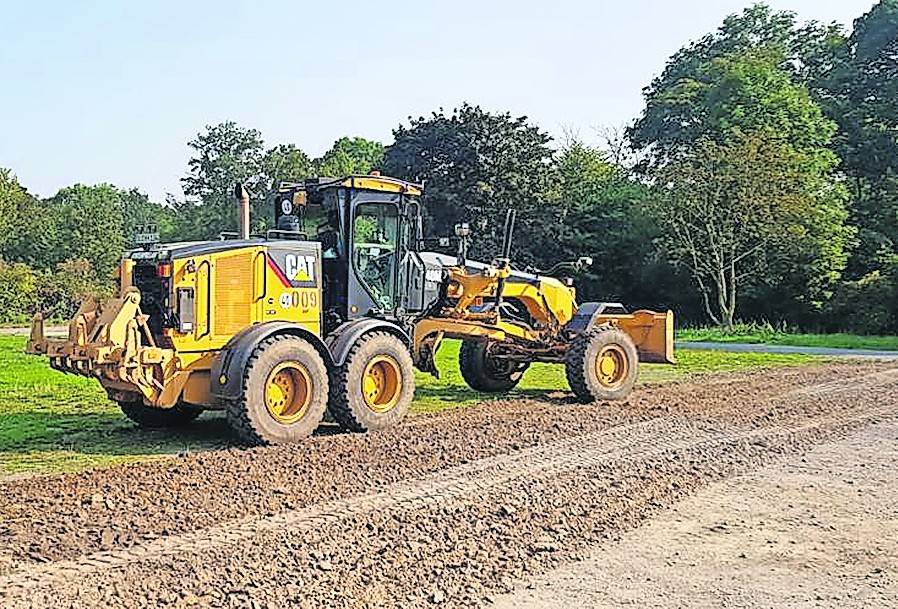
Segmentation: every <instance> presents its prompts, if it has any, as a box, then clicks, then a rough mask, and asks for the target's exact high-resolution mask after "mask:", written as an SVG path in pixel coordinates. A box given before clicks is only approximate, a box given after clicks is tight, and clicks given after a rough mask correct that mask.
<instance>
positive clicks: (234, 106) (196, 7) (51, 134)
mask: <svg viewBox="0 0 898 609" xmlns="http://www.w3.org/2000/svg"><path fill="white" fill-rule="evenodd" d="M748 3H749V2H748V1H747V0H717V1H713V2H712V1H710V0H705V1H701V0H630V1H620V0H540V1H533V0H497V1H490V0H478V1H470V0H452V1H450V2H427V1H426V0H418V1H416V2H412V1H402V0H381V1H379V2H363V1H361V0H356V1H352V0H349V1H344V2H327V1H321V0H317V1H316V2H302V1H299V0H294V1H290V0H277V1H268V2H266V1H262V0H260V1H257V2H251V1H234V0H217V1H211V0H209V1H199V0H197V1H186V0H182V1H179V2H176V1H171V0H154V1H151V2H142V1H136V2H130V1H122V0H118V1H113V0H109V1H92V0H83V1H79V2H71V1H69V0H65V1H63V0H58V1H56V2H49V1H41V0H30V1H15V0H2V1H0V23H2V25H3V27H2V30H3V35H2V37H0V167H9V168H11V169H12V170H13V171H14V173H16V174H17V175H18V177H19V179H20V181H21V182H22V183H23V184H24V185H25V186H27V187H28V188H29V189H30V190H31V191H32V192H34V193H36V194H39V195H42V196H49V195H52V194H54V193H55V192H56V190H57V189H58V188H60V187H62V186H65V185H68V184H72V183H75V182H83V183H96V182H103V181H108V182H112V183H114V184H116V185H119V186H122V187H129V188H130V187H138V188H140V189H141V190H143V191H144V192H147V193H149V194H150V195H151V196H152V197H154V198H156V199H160V200H161V199H162V198H163V197H164V195H165V193H166V192H171V193H174V194H175V195H177V196H181V194H182V193H181V189H180V182H179V178H180V177H181V176H182V175H183V174H184V172H185V169H186V162H187V158H188V155H189V151H188V148H187V145H186V144H187V141H188V140H190V139H192V138H193V136H194V135H195V134H196V133H197V132H198V131H200V130H201V129H202V128H203V127H204V125H207V124H214V123H217V122H220V121H223V120H228V119H231V120H235V121H237V122H238V123H239V124H240V125H243V126H246V127H254V128H256V129H259V130H260V131H261V132H262V135H263V137H264V138H265V141H266V143H267V144H269V145H273V144H278V143H288V142H289V143H295V144H297V145H299V146H300V147H302V148H303V149H304V150H306V152H308V153H309V154H310V155H312V156H316V155H319V154H321V153H322V152H324V151H325V150H326V149H327V148H328V147H329V146H330V145H331V143H332V142H333V141H334V140H335V139H336V138H338V137H340V136H343V135H351V136H352V135H361V136H364V137H368V138H373V139H378V140H381V141H383V142H385V143H388V142H389V141H390V140H391V131H392V129H393V128H394V127H395V126H396V125H397V124H399V123H400V122H402V121H405V120H406V119H407V117H408V116H410V115H414V116H418V115H421V114H427V113H429V112H430V111H431V110H433V109H435V108H438V107H444V108H446V109H447V110H448V109H451V108H453V107H455V106H457V105H458V104H459V103H460V102H462V101H465V100H467V101H470V102H471V103H475V104H480V105H482V106H484V107H485V108H487V109H491V110H509V111H511V112H513V113H514V114H516V115H527V116H529V117H530V118H531V120H532V121H534V122H535V123H537V124H539V125H540V126H541V127H543V128H544V129H546V130H548V131H549V132H550V133H552V134H553V135H556V136H557V135H560V134H561V133H563V132H564V130H566V129H569V130H573V131H574V132H576V133H578V134H579V135H580V137H582V138H583V139H586V140H590V139H591V138H593V135H594V128H595V127H596V126H601V125H617V124H622V123H625V122H627V121H629V120H631V119H633V118H634V117H635V116H637V115H638V114H639V112H640V110H641V108H642V98H641V89H642V87H643V86H645V85H646V84H648V82H649V81H650V80H651V78H652V77H653V76H655V75H657V74H658V73H659V72H660V71H661V69H662V68H663V66H664V63H665V61H666V60H667V58H668V57H669V56H670V55H671V53H673V52H674V51H676V50H677V49H678V48H679V47H681V46H682V45H683V44H685V43H686V42H688V41H689V40H692V39H695V38H698V37H700V36H701V35H703V34H705V33H706V32H708V31H710V30H712V29H714V28H716V27H717V26H718V25H719V24H720V22H721V20H722V19H723V18H724V17H725V16H726V15H727V14H730V13H734V12H739V11H741V9H742V8H744V7H745V6H746V5H747V4H748ZM769 4H771V5H772V6H774V7H775V8H777V9H788V10H792V11H795V12H796V13H797V14H798V16H799V18H801V19H804V20H808V19H815V20H818V21H824V22H829V21H840V22H842V23H844V24H846V25H850V24H851V22H852V20H853V19H855V18H856V17H858V16H860V15H861V14H863V13H864V12H866V11H867V10H869V8H870V7H871V6H872V5H873V0H771V1H770V2H769Z"/></svg>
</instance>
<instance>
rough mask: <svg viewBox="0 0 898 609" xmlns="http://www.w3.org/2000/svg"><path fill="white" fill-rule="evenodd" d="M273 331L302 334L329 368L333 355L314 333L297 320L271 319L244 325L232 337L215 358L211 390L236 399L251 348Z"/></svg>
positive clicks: (218, 396) (218, 394)
mask: <svg viewBox="0 0 898 609" xmlns="http://www.w3.org/2000/svg"><path fill="white" fill-rule="evenodd" d="M275 334H287V335H292V336H297V337H299V338H303V339H305V340H306V341H308V342H309V344H311V345H312V346H313V347H315V350H317V351H318V353H319V354H320V355H321V358H322V359H323V360H324V364H325V366H327V368H328V370H330V369H331V367H332V366H333V359H332V358H331V354H330V351H328V348H327V345H325V344H324V341H323V340H321V338H319V337H318V336H317V335H315V334H314V333H312V332H309V331H308V330H307V329H305V328H304V327H302V326H300V325H299V324H295V323H292V322H288V321H270V322H265V323H261V324H255V325H252V326H249V327H248V328H244V329H243V330H241V331H240V332H238V333H237V334H235V335H234V336H232V337H231V340H229V341H228V342H227V344H226V345H225V346H224V348H223V349H222V350H221V352H220V353H219V354H218V356H217V357H216V358H215V361H214V362H213V363H212V370H211V376H210V378H211V385H212V387H211V393H212V395H214V396H215V397H216V398H219V399H224V400H228V399H236V398H238V397H240V394H241V392H242V391H243V383H242V381H243V370H244V368H246V363H247V362H248V361H249V357H250V355H252V352H253V350H254V349H255V348H256V347H257V346H258V345H259V343H261V342H262V341H263V340H265V339H266V338H268V337H270V336H273V335H275Z"/></svg>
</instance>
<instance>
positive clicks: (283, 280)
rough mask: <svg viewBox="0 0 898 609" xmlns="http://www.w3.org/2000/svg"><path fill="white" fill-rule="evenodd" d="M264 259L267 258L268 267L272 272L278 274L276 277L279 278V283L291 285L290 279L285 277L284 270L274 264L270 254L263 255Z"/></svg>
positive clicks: (286, 285)
mask: <svg viewBox="0 0 898 609" xmlns="http://www.w3.org/2000/svg"><path fill="white" fill-rule="evenodd" d="M265 259H266V260H268V267H269V268H270V269H271V270H272V271H273V272H274V274H275V275H277V276H278V279H280V280H281V283H283V284H284V287H285V288H290V287H293V286H292V285H291V284H290V280H289V279H287V276H286V275H284V272H283V271H282V270H281V269H280V267H278V265H277V264H275V262H274V260H272V259H271V256H265Z"/></svg>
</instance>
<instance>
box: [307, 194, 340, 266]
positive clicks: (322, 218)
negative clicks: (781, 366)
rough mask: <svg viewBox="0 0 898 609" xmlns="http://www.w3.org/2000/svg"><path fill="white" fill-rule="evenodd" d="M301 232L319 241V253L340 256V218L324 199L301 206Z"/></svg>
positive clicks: (330, 256) (328, 256) (334, 208)
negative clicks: (323, 201) (320, 201)
mask: <svg viewBox="0 0 898 609" xmlns="http://www.w3.org/2000/svg"><path fill="white" fill-rule="evenodd" d="M302 232H304V233H305V234H306V235H308V236H309V239H312V240H313V241H319V242H321V255H322V256H323V257H324V258H340V257H341V255H342V253H343V243H342V239H341V238H340V218H339V215H338V214H337V208H336V206H335V205H333V204H330V205H329V204H328V202H327V201H326V202H325V203H324V204H322V203H309V204H308V205H306V206H305V207H304V208H303V213H302Z"/></svg>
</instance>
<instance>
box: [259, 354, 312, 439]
mask: <svg viewBox="0 0 898 609" xmlns="http://www.w3.org/2000/svg"><path fill="white" fill-rule="evenodd" d="M311 402H312V376H311V375H310V374H309V369H308V368H306V367H305V366H304V365H302V364H300V363H299V362H281V363H280V364H278V365H277V366H275V367H274V370H272V371H271V374H269V375H268V379H267V380H266V381H265V407H266V408H267V409H268V414H270V415H271V418H273V419H274V420H275V421H277V422H278V423H281V424H282V425H290V424H291V423H295V422H296V421H298V420H300V419H301V418H303V417H304V416H305V414H306V412H308V410H309V404H310V403H311Z"/></svg>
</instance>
